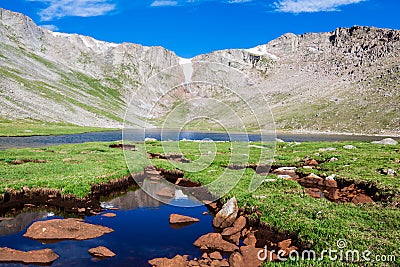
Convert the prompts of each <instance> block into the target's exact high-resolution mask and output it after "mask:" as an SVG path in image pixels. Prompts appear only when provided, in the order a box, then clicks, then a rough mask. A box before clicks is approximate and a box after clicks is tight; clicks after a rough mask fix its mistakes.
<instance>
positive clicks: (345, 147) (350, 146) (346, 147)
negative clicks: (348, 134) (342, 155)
mask: <svg viewBox="0 0 400 267" xmlns="http://www.w3.org/2000/svg"><path fill="white" fill-rule="evenodd" d="M343 148H344V149H356V147H355V146H353V145H346V146H343Z"/></svg>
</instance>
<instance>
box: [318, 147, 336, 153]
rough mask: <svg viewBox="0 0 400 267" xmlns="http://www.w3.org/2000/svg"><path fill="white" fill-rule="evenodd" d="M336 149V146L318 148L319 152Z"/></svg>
mask: <svg viewBox="0 0 400 267" xmlns="http://www.w3.org/2000/svg"><path fill="white" fill-rule="evenodd" d="M335 150H336V148H334V147H326V148H325V147H324V148H320V149H318V151H319V152H325V151H335Z"/></svg>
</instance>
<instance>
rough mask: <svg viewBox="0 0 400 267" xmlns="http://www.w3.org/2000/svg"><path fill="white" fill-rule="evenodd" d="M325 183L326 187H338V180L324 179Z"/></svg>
mask: <svg viewBox="0 0 400 267" xmlns="http://www.w3.org/2000/svg"><path fill="white" fill-rule="evenodd" d="M324 185H325V186H326V187H332V188H336V187H337V182H336V181H335V180H325V181H324Z"/></svg>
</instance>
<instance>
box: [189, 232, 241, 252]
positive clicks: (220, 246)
mask: <svg viewBox="0 0 400 267" xmlns="http://www.w3.org/2000/svg"><path fill="white" fill-rule="evenodd" d="M193 245H195V246H196V247H200V248H201V247H206V248H207V249H209V250H218V251H221V252H233V251H235V250H237V249H238V247H237V246H236V245H234V244H232V243H230V242H228V241H225V240H223V239H222V235H221V234H219V233H209V234H205V235H202V236H201V237H199V238H198V239H197V240H196V241H195V242H194V243H193Z"/></svg>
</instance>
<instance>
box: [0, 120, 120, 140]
mask: <svg viewBox="0 0 400 267" xmlns="http://www.w3.org/2000/svg"><path fill="white" fill-rule="evenodd" d="M111 130H117V129H111V128H107V129H105V128H99V127H85V126H77V125H71V124H66V123H50V122H40V121H27V120H14V121H12V120H1V119H0V136H33V135H62V134H77V133H87V132H102V131H111Z"/></svg>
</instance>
